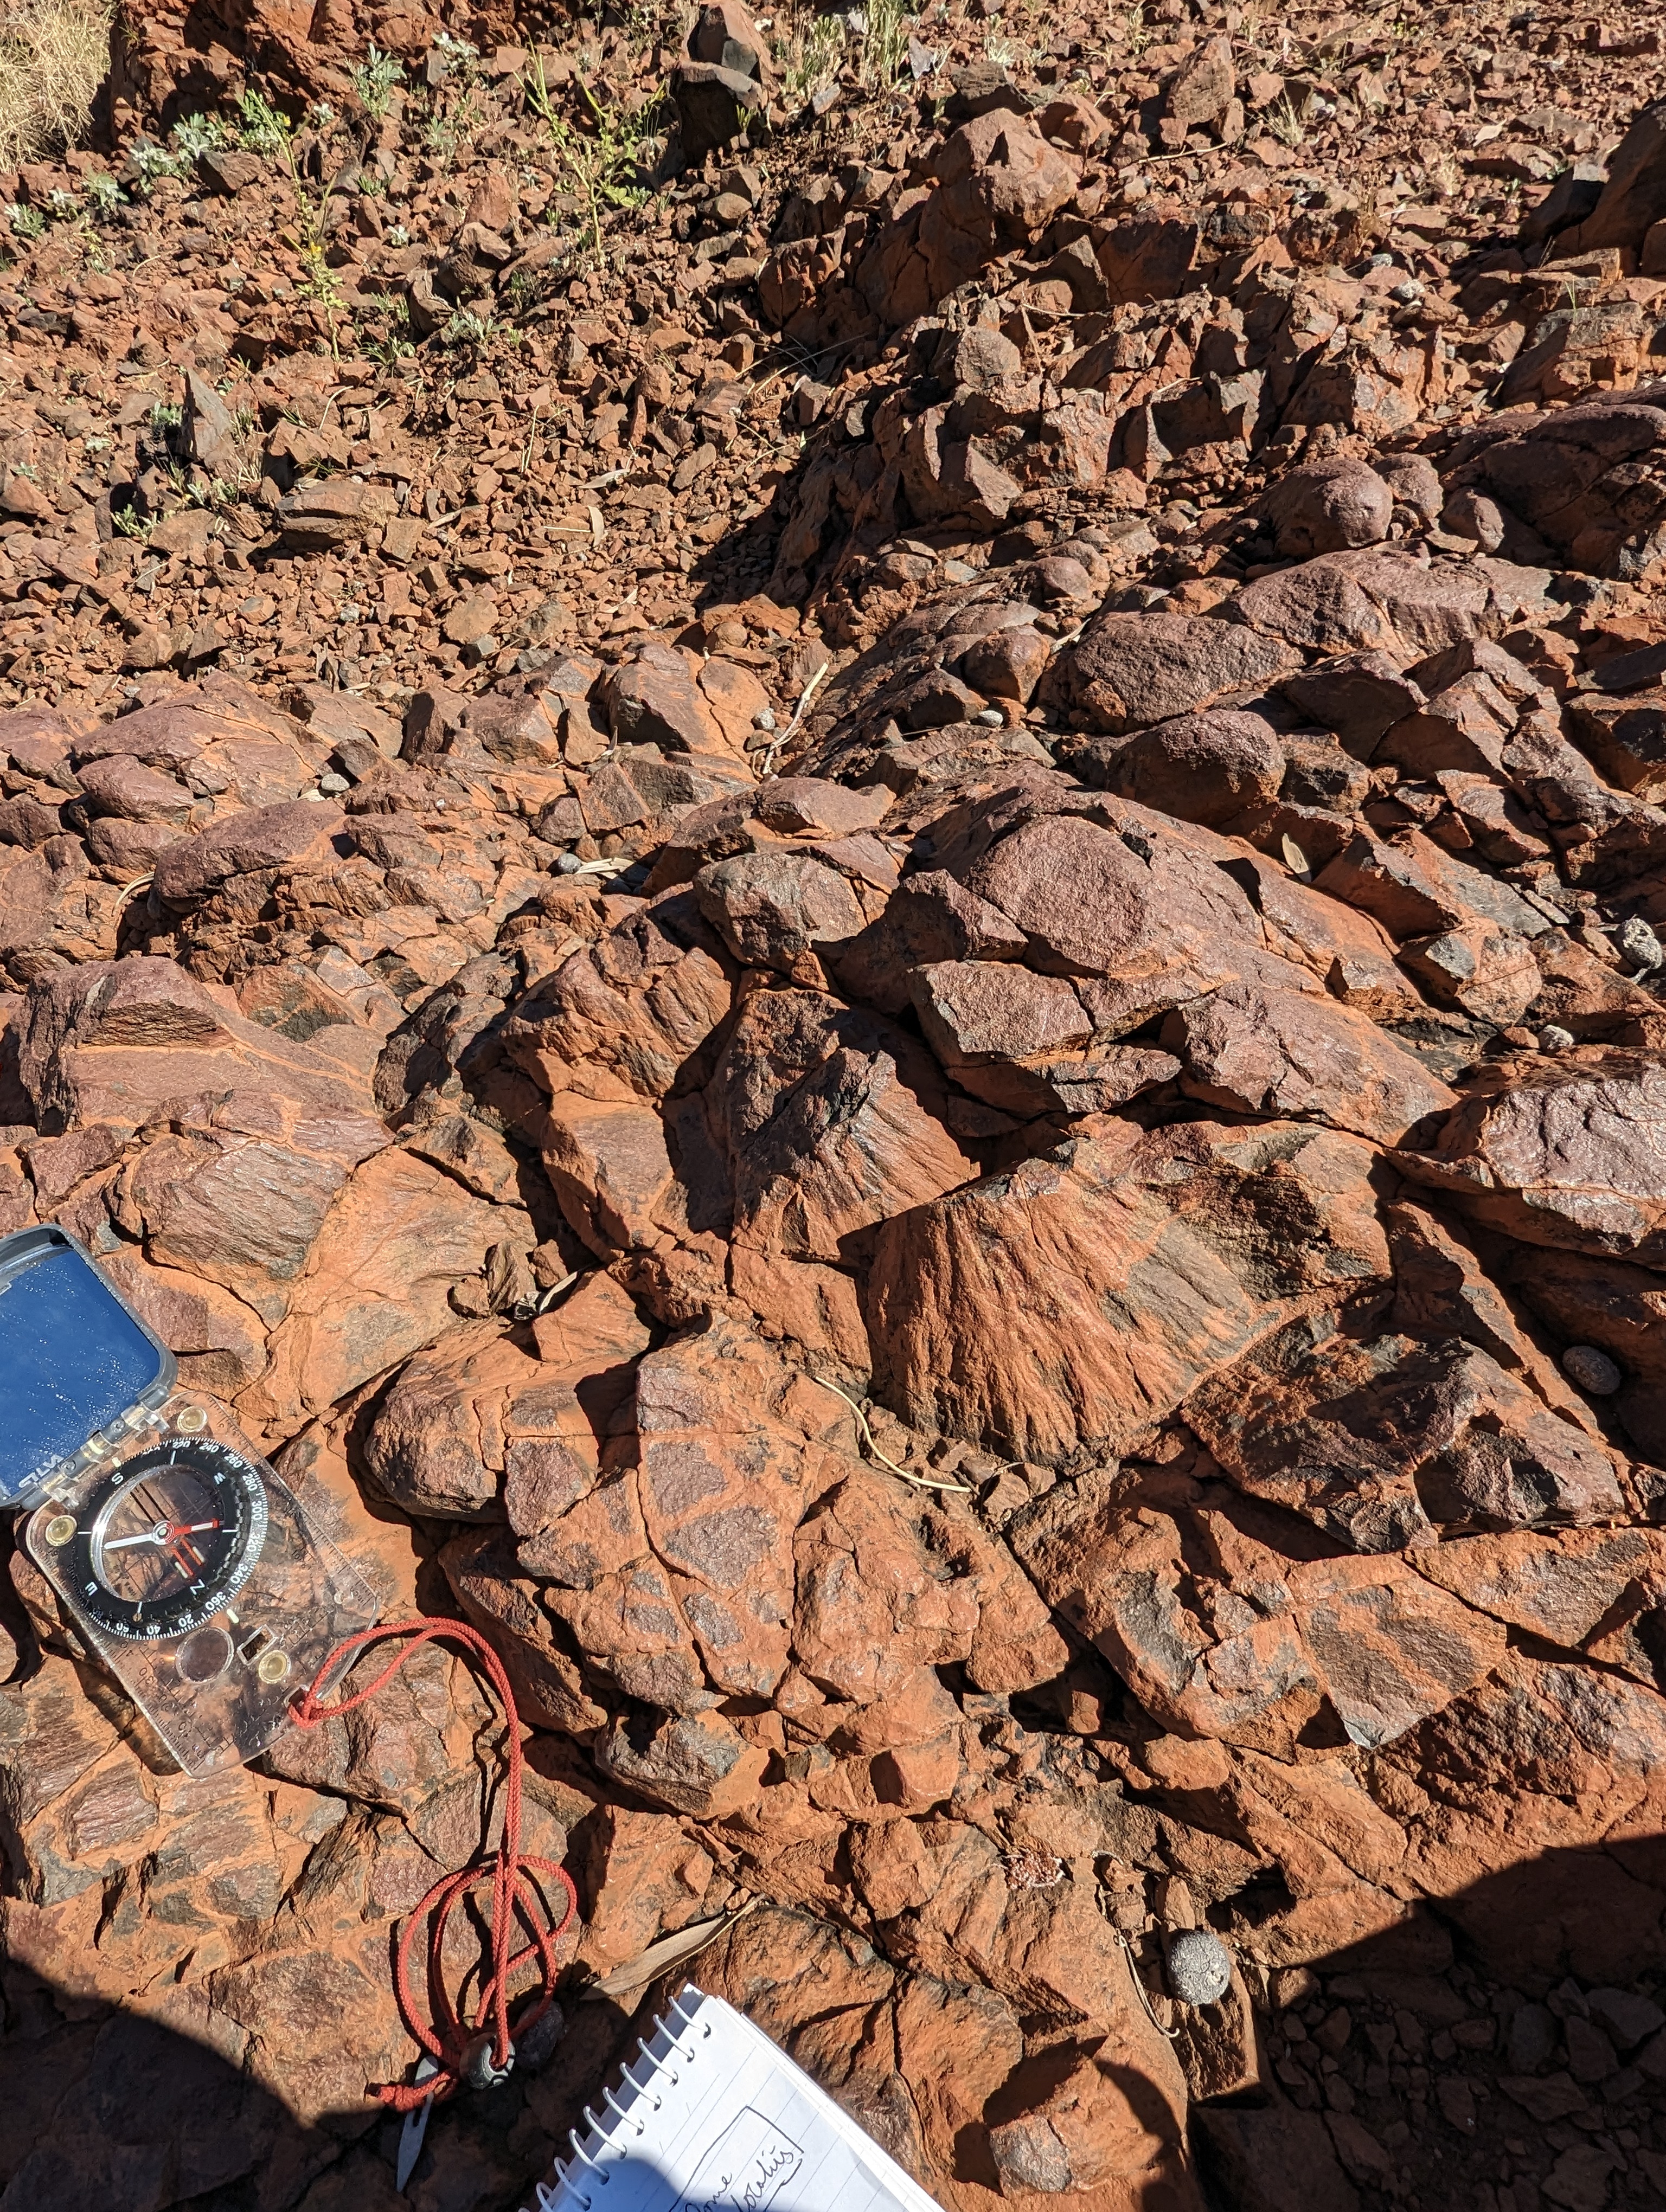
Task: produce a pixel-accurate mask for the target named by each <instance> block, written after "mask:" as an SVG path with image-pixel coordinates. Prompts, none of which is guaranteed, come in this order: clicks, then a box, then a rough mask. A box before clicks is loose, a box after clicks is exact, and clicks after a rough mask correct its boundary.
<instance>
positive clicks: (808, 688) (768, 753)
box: [758, 660, 833, 1389]
mask: <svg viewBox="0 0 1666 2212" xmlns="http://www.w3.org/2000/svg"><path fill="white" fill-rule="evenodd" d="M832 665H833V663H832V662H831V661H830V660H824V661H823V663H822V665H821V666H820V667H819V668H818V670H817V671H816V672H815V674H814V675H813V676H812V678H811V679H810V681H809V682H808V683H807V684H806V685H805V687H804V689H803V690H802V691H800V694H799V703H798V705H797V706H796V707H794V708H793V719H792V720H791V721H790V722H788V724H787V727H786V728H785V729H784V730H783V731H782V732H781V734H780V736H779V737H775V738H770V740H769V744H767V745H766V746H765V747H764V750H763V766H762V768H761V769H759V771H758V774H759V780H760V781H762V779H763V777H764V776H766V775H774V774H775V755H776V754H777V753H778V752H779V751H780V750H781V747H782V746H783V745H784V744H787V742H788V741H789V739H791V738H793V737H794V736H796V734H797V732H798V731H799V729H800V726H801V724H802V723H803V720H804V718H805V716H806V714H808V713H809V711H810V702H811V701H812V699H813V698H814V697H815V696H816V686H817V685H818V684H819V683H820V682H821V680H822V678H823V677H824V676H825V675H826V673H827V671H828V670H829V669H830V668H831V666H832ZM828 1387H829V1388H830V1389H831V1387H832V1386H831V1384H830V1385H829V1386H828Z"/></svg>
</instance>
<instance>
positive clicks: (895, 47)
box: [862, 0, 914, 84]
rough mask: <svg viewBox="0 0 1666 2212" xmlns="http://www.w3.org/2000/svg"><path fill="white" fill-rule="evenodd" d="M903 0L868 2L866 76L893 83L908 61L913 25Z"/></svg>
mask: <svg viewBox="0 0 1666 2212" xmlns="http://www.w3.org/2000/svg"><path fill="white" fill-rule="evenodd" d="M913 20H914V18H913V17H912V16H910V15H906V14H905V13H904V12H903V0H867V29H866V32H865V33H864V34H863V38H862V75H863V76H865V77H866V78H868V79H869V80H870V81H871V82H873V81H877V82H879V83H880V84H891V83H893V82H895V81H896V77H897V71H898V70H900V69H901V68H902V66H903V62H904V61H905V60H906V59H907V58H908V51H909V23H910V22H911V21H913Z"/></svg>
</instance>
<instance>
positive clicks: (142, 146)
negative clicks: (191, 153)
mask: <svg viewBox="0 0 1666 2212" xmlns="http://www.w3.org/2000/svg"><path fill="white" fill-rule="evenodd" d="M127 158H128V160H129V161H131V163H132V165H133V167H134V169H135V171H136V172H137V175H138V179H139V190H140V191H142V192H148V191H149V190H150V187H151V186H152V185H154V184H155V181H156V179H157V178H158V177H177V176H178V175H179V161H178V159H177V157H176V156H175V155H172V154H170V153H169V152H168V150H167V147H166V146H158V145H157V144H155V142H154V141H153V140H151V139H149V138H141V139H140V140H139V141H138V142H137V144H136V145H135V146H134V147H133V149H132V151H131V153H130V154H129V155H128V157H127Z"/></svg>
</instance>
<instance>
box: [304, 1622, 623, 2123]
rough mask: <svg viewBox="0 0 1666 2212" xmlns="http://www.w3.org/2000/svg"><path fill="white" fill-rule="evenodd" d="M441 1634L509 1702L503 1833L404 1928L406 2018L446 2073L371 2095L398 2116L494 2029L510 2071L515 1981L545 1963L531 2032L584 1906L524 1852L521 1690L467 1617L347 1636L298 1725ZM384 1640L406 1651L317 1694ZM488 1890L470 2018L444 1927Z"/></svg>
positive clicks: (438, 1887)
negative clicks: (484, 1861) (424, 2005)
mask: <svg viewBox="0 0 1666 2212" xmlns="http://www.w3.org/2000/svg"><path fill="white" fill-rule="evenodd" d="M441 1637H448V1638H450V1639H451V1641H452V1642H453V1644H463V1645H464V1646H465V1648H466V1649H467V1650H470V1651H471V1652H472V1653H473V1654H474V1656H475V1657H476V1658H477V1660H478V1661H479V1662H480V1664H481V1666H482V1668H483V1669H484V1671H485V1674H486V1676H487V1679H488V1680H489V1682H490V1683H491V1686H492V1687H493V1689H494V1690H496V1692H497V1695H498V1699H499V1702H500V1703H501V1704H502V1707H503V1718H504V1765H505V1767H506V1769H507V1775H506V1779H505V1787H504V1798H503V1833H502V1837H501V1838H500V1839H499V1842H498V1846H497V1850H496V1852H495V1853H494V1854H493V1857H492V1859H491V1862H490V1863H489V1865H485V1866H481V1865H474V1866H470V1867H465V1868H463V1869H461V1870H460V1871H459V1872H458V1873H456V1874H448V1875H446V1876H445V1877H444V1879H443V1880H442V1881H436V1882H435V1885H434V1887H433V1888H432V1889H431V1890H429V1893H428V1895H427V1896H426V1897H425V1898H424V1899H423V1901H422V1903H421V1904H420V1905H418V1906H417V1910H416V1911H414V1912H413V1913H412V1914H411V1916H410V1918H409V1919H408V1920H407V1921H406V1923H405V1924H404V1928H403V1929H401V1930H400V1934H399V1942H398V1948H397V1949H396V1950H395V1952H394V1954H393V1986H394V1990H395V1993H396V1994H397V1996H398V2001H399V2016H400V2018H401V2019H402V2020H403V2021H404V2024H405V2027H407V2029H408V2030H409V2031H410V2034H411V2036H412V2037H413V2038H414V2039H415V2040H416V2041H417V2043H418V2044H419V2045H421V2046H422V2048H423V2050H424V2051H427V2053H428V2055H429V2057H430V2058H431V2059H433V2061H434V2062H435V2065H436V2067H437V2068H438V2069H439V2071H438V2072H437V2073H435V2075H431V2076H430V2078H429V2080H428V2081H423V2082H422V2083H421V2084H420V2085H419V2084H417V2083H416V2082H397V2081H391V2082H387V2083H386V2084H384V2086H383V2087H380V2088H379V2089H375V2090H372V2091H370V2092H368V2094H370V2095H373V2096H374V2097H376V2098H378V2099H379V2100H380V2101H381V2103H383V2104H384V2105H391V2106H392V2108H393V2110H394V2111H395V2112H410V2111H412V2110H413V2109H414V2108H415V2107H416V2106H418V2105H421V2104H423V2103H425V2102H426V2101H427V2100H429V2098H430V2097H431V2098H432V2099H433V2100H434V2101H435V2103H436V2104H438V2103H440V2102H441V2101H442V2100H444V2099H445V2098H447V2097H449V2096H451V2095H453V2093H455V2091H456V2090H457V2088H458V2087H459V2085H460V2084H461V2083H462V2082H463V2081H465V2080H466V2079H467V2078H468V2073H467V2071H466V2070H465V2069H469V2068H470V2067H471V2063H472V2067H473V2070H474V2071H475V2072H480V2071H481V2070H482V2069H481V2068H480V2066H479V2063H478V2057H477V2055H476V2046H477V2045H478V2044H479V2042H480V2040H481V2039H482V2037H483V2034H484V2033H487V2032H488V2031H489V2053H490V2060H491V2067H492V2069H493V2071H494V2072H496V2073H498V2074H502V2073H506V2072H507V2071H508V2068H509V2066H510V2065H511V2063H513V2061H514V2036H513V2035H512V2034H511V2033H510V2027H509V1984H510V1982H511V1981H512V1979H513V1978H514V1975H515V1974H516V1972H518V1971H519V1970H520V1968H521V1967H522V1966H525V1965H526V1962H527V1960H529V1959H536V1960H537V1961H538V1974H539V1978H540V1982H541V1987H542V1995H541V1996H540V1997H539V1999H538V2003H537V2004H536V2005H535V2006H534V2007H533V2008H532V2010H531V2011H530V2012H527V2013H526V2014H524V2015H523V2016H522V2017H521V2018H520V2020H518V2021H516V2022H515V2024H514V2025H515V2030H516V2032H517V2033H520V2034H522V2035H524V2034H525V2033H526V2031H527V2029H529V2028H530V2027H532V2025H533V2023H534V2022H535V2021H539V2020H542V2019H543V2017H544V2014H545V2013H546V2012H548V2011H549V2009H550V2006H551V2004H553V2003H554V2002H555V1992H556V1971H557V1970H556V1943H557V1942H559V1941H560V1939H561V1937H562V1936H563V1935H565V1933H566V1932H567V1929H568V1928H569V1925H570V1924H571V1923H572V1918H573V1915H574V1914H575V1912H576V1911H578V1905H579V1900H578V1897H577V1895H576V1893H575V1890H574V1888H573V1884H572V1882H571V1881H570V1880H569V1877H568V1874H567V1870H566V1869H565V1868H564V1867H561V1866H558V1865H557V1864H556V1862H555V1860H553V1859H541V1858H526V1857H522V1855H521V1849H520V1800H521V1772H522V1764H523V1762H522V1758H521V1750H520V1715H519V1714H518V1713H517V1712H516V1711H515V1700H514V1691H513V1690H512V1689H511V1688H510V1686H509V1678H508V1674H506V1673H505V1672H504V1668H503V1662H502V1660H501V1659H500V1658H499V1657H498V1656H497V1654H496V1651H494V1650H493V1649H492V1647H491V1645H490V1644H489V1643H488V1642H487V1641H486V1639H485V1638H484V1637H483V1636H482V1635H481V1633H480V1632H479V1631H478V1630H477V1629H474V1628H471V1627H470V1626H468V1624H467V1623H466V1622H465V1621H460V1620H400V1621H394V1622H392V1623H390V1624H389V1625H388V1626H385V1627H381V1628H365V1629H362V1630H361V1631H360V1632H359V1633H358V1634H357V1635H356V1636H350V1637H348V1638H346V1640H345V1641H344V1643H341V1644H337V1646H336V1648H335V1650H333V1651H332V1652H331V1654H330V1656H329V1657H328V1658H327V1659H326V1660H325V1662H324V1664H323V1666H322V1667H320V1668H319V1671H318V1674H317V1675H316V1676H315V1677H314V1679H313V1682H312V1684H311V1686H309V1687H308V1688H307V1691H306V1692H304V1693H303V1694H302V1695H301V1697H300V1698H298V1699H296V1700H295V1708H294V1718H295V1725H296V1727H297V1728H304V1729H307V1728H316V1727H317V1726H318V1725H319V1722H320V1721H328V1720H334V1719H335V1718H336V1717H337V1715H338V1714H341V1713H350V1712H352V1711H354V1710H355V1709H356V1707H358V1706H360V1705H365V1704H368V1701H369V1700H370V1699H372V1698H374V1696H375V1694H376V1692H377V1691H378V1690H380V1689H381V1688H382V1687H383V1686H385V1685H386V1683H388V1682H391V1681H392V1679H393V1677H394V1675H395V1674H398V1671H399V1669H400V1668H401V1667H403V1666H404V1663H405V1661H406V1660H407V1659H409V1658H410V1656H411V1654H412V1652H414V1651H417V1650H421V1648H422V1647H423V1644H432V1643H434V1642H435V1641H436V1640H437V1639H439V1638H441ZM384 1638H394V1639H397V1640H398V1642H399V1643H400V1644H401V1645H402V1646H403V1649H402V1650H399V1651H398V1653H397V1654H396V1655H395V1656H394V1657H393V1658H392V1659H391V1660H389V1662H388V1663H387V1665H386V1667H384V1668H383V1669H382V1671H381V1673H380V1674H378V1675H377V1677H376V1679H375V1680H374V1681H373V1682H369V1683H368V1684H367V1685H366V1686H365V1687H364V1688H363V1689H362V1690H358V1691H356V1692H354V1694H353V1695H352V1696H351V1697H350V1698H344V1699H341V1700H340V1702H339V1703H338V1704H336V1705H322V1704H320V1703H319V1691H320V1690H321V1689H322V1688H323V1686H324V1685H325V1682H326V1681H328V1680H329V1679H330V1677H331V1675H332V1674H334V1673H335V1672H336V1670H337V1668H338V1667H340V1666H341V1665H342V1664H343V1662H344V1661H347V1660H349V1659H350V1658H351V1657H352V1656H353V1655H354V1653H355V1652H356V1651H359V1650H363V1649H364V1648H365V1647H366V1646H368V1645H369V1644H376V1643H380V1642H381V1641H382V1640H383V1639H384ZM535 1874H536V1875H544V1876H545V1877H546V1878H548V1879H549V1880H550V1881H553V1882H555V1883H556V1884H557V1885H558V1886H559V1887H560V1888H561V1889H562V1891H563V1892H564V1893H565V1894H566V1900H567V1901H566V1905H565V1907H564V1909H563V1910H562V1916H561V1918H560V1920H559V1921H555V1920H554V1919H553V1917H552V1913H551V1908H550V1904H549V1901H548V1899H546V1898H545V1897H544V1893H543V1892H542V1891H541V1890H540V1889H539V1887H538V1884H537V1883H536V1882H535V1881H533V1880H532V1875H535ZM488 1888H489V1890H490V1892H491V1907H490V1912H491V1972H490V1974H489V1978H487V1979H486V1980H485V1981H484V1982H483V1985H482V1988H481V1991H480V1999H479V2003H478V2006H477V2010H476V2016H475V2018H474V2020H473V2021H472V2022H468V2021H465V2020H464V2018H463V2017H462V2016H461V2015H459V2012H458V2009H457V2008H456V2006H455V2005H453V2002H452V2001H451V1998H450V1996H448V1994H447V1990H446V1976H445V1948H446V1929H447V1924H448V1923H449V1922H450V1919H451V1916H452V1913H453V1911H454V1910H455V1909H456V1907H457V1906H458V1905H459V1904H460V1903H461V1902H462V1901H463V1899H465V1897H467V1896H469V1895H470V1894H471V1892H473V1891H475V1890H477V1889H488ZM517 1919H519V1921H520V1924H521V1927H522V1928H523V1929H525V1930H526V1934H527V1935H528V1936H530V1938H531V1941H530V1942H527V1943H526V1944H524V1945H523V1946H522V1948H520V1950H519V1951H515V1952H513V1953H512V1952H511V1950H510V1948H509V1947H510V1944H511V1943H512V1942H513V1941H514V1924H515V1922H516V1920H517ZM425 1921H426V1922H427V1923H429V1953H428V1984H429V2018H427V2019H424V2018H423V2016H422V2015H421V2014H420V2013H419V2012H418V2010H417V2001H416V1998H415V1996H413V1995H412V1992H411V1986H410V1983H411V1950H412V1947H413V1945H414V1944H415V1942H416V1940H417V1935H418V1933H419V1932H420V1930H421V1929H422V1927H423V1923H424V1922H425Z"/></svg>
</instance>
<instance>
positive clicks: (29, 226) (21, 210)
mask: <svg viewBox="0 0 1666 2212" xmlns="http://www.w3.org/2000/svg"><path fill="white" fill-rule="evenodd" d="M6 220H7V221H8V222H9V223H10V225H11V227H12V231H13V234H14V235H15V236H16V237H18V238H39V237H40V234H41V233H42V232H43V231H44V230H45V229H46V216H44V215H42V213H41V212H40V209H39V208H32V207H25V206H23V204H21V201H18V200H14V201H13V202H12V203H11V205H10V206H9V208H8V209H7V210H6Z"/></svg>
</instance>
